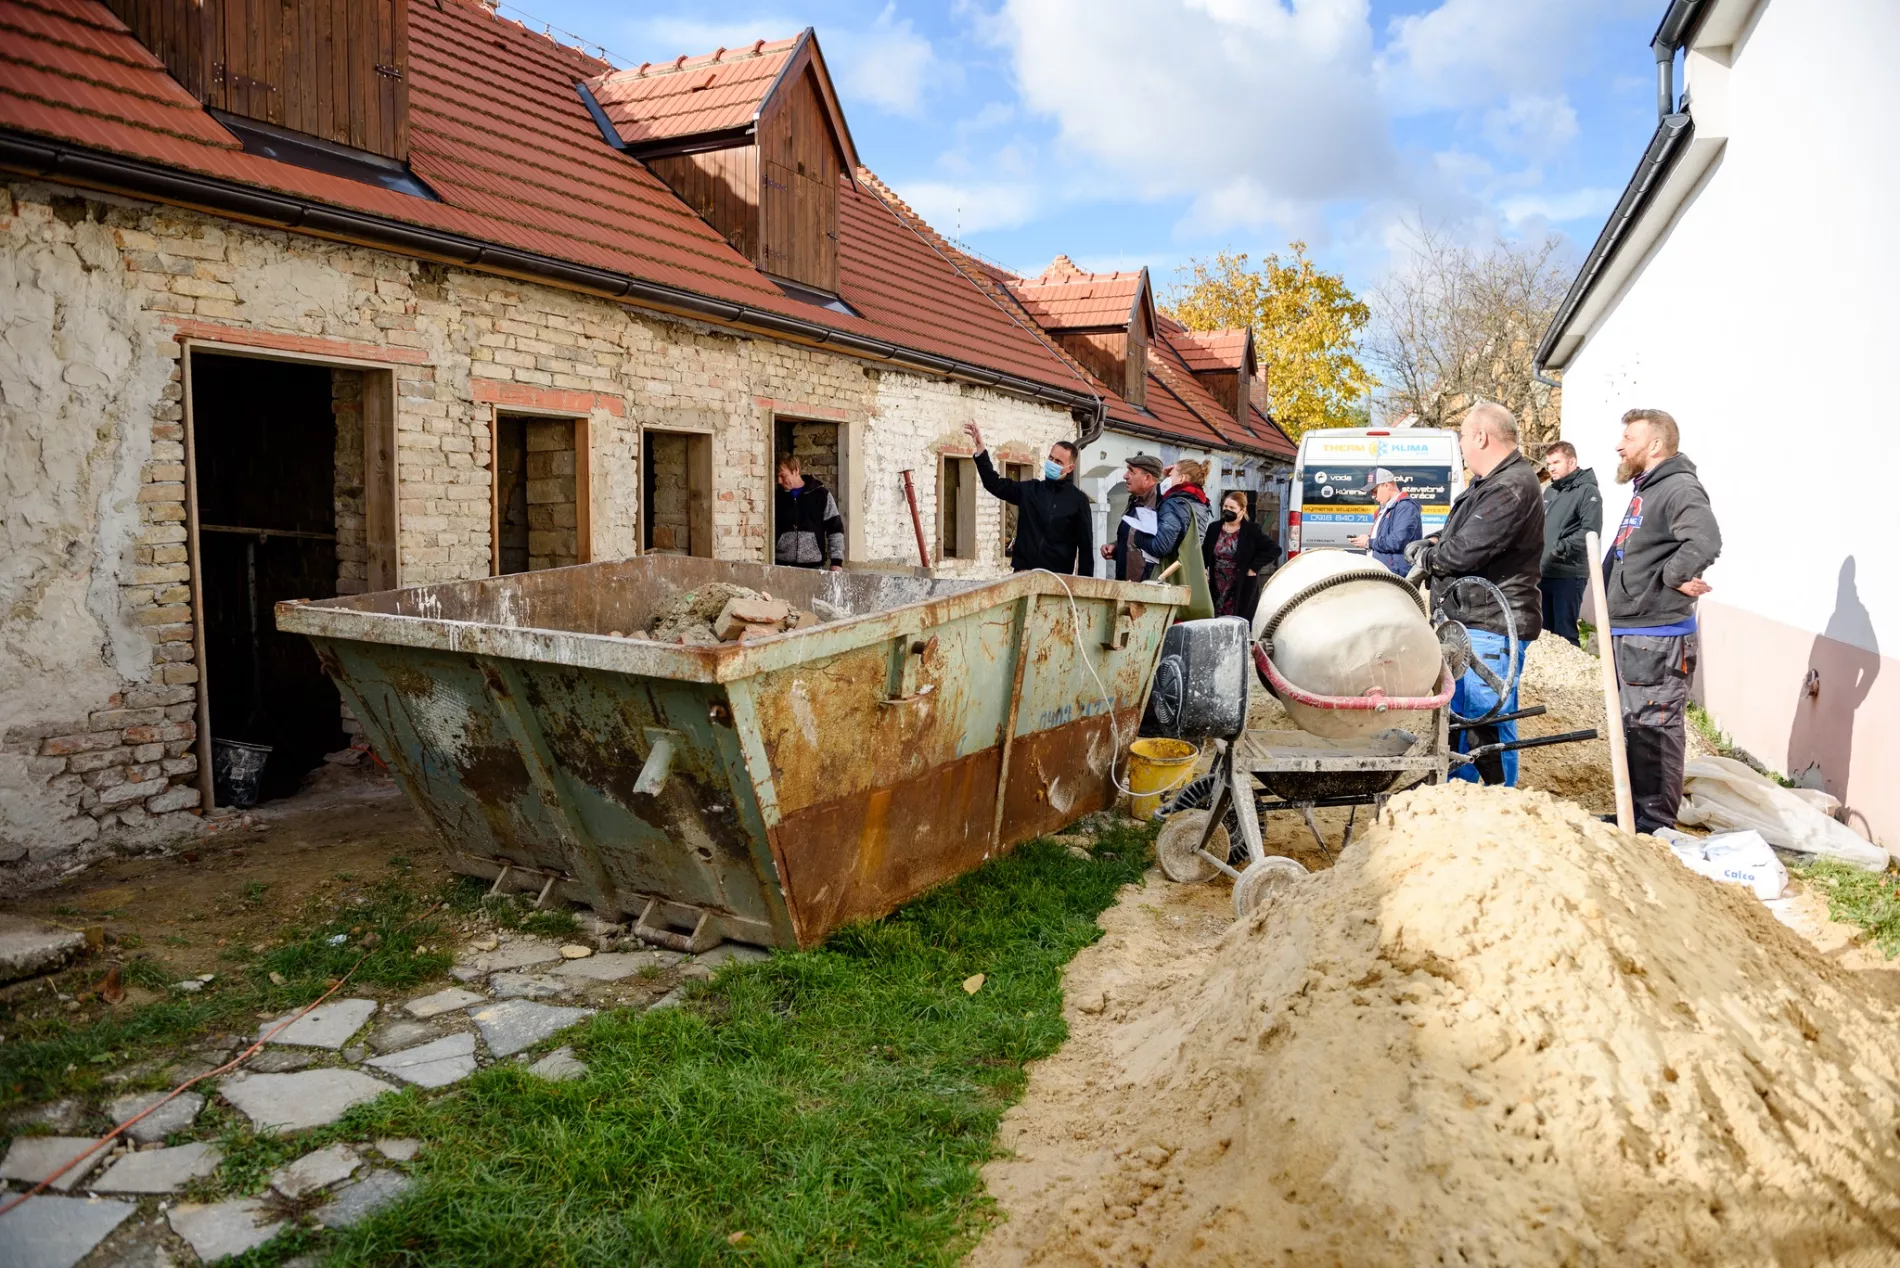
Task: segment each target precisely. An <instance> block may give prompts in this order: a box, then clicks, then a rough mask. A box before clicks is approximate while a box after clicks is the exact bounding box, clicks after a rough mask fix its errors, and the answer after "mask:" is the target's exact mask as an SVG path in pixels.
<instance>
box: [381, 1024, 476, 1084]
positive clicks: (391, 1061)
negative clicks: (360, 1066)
mask: <svg viewBox="0 0 1900 1268" xmlns="http://www.w3.org/2000/svg"><path fill="white" fill-rule="evenodd" d="M364 1064H365V1065H368V1066H370V1067H371V1068H372V1069H377V1070H383V1071H386V1072H387V1073H389V1074H393V1075H395V1076H396V1077H397V1078H399V1079H401V1080H402V1081H403V1082H405V1083H414V1084H415V1085H416V1086H418V1087H447V1086H448V1085H449V1084H451V1083H459V1082H461V1081H462V1080H463V1079H466V1078H467V1077H468V1076H469V1075H471V1074H473V1073H475V1036H474V1035H471V1034H469V1033H468V1032H467V1031H463V1032H462V1033H461V1034H459V1035H448V1036H446V1037H444V1038H441V1039H437V1040H435V1041H434V1042H433V1043H425V1044H422V1045H420V1046H419V1047H415V1048H405V1049H403V1050H402V1051H401V1052H392V1053H390V1054H389V1055H388V1056H385V1057H373V1058H371V1059H370V1060H369V1061H366V1062H364Z"/></svg>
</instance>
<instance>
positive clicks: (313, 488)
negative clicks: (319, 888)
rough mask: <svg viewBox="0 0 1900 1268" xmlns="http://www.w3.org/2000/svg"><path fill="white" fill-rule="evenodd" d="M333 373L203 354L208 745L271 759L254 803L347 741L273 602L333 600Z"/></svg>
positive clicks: (328, 687) (196, 381)
mask: <svg viewBox="0 0 1900 1268" xmlns="http://www.w3.org/2000/svg"><path fill="white" fill-rule="evenodd" d="M332 392H333V372H332V371H331V370H330V369H329V368H328V367H326V366H318V365H305V364H301V363H298V362H285V361H266V360H260V359H256V358H251V357H228V356H217V355H214V354H210V353H195V354H193V356H192V359H191V394H192V436H193V450H194V458H195V463H196V472H195V485H196V490H197V501H198V563H199V576H200V580H201V584H202V586H203V591H204V611H203V612H202V613H201V619H202V620H203V622H204V644H205V662H206V663H205V666H204V669H205V679H206V684H205V685H206V690H207V695H208V700H209V704H210V717H211V735H212V738H213V740H214V741H216V740H240V741H243V742H245V743H250V744H267V745H269V746H270V748H271V754H270V758H269V760H268V761H267V762H266V764H265V766H264V771H263V779H262V783H261V785H260V789H259V798H260V800H261V799H267V798H271V797H283V796H288V795H289V794H291V793H293V792H295V791H296V790H297V787H298V785H299V784H301V783H302V782H303V777H304V776H305V775H306V774H308V773H309V772H310V771H311V770H313V769H314V768H315V767H316V766H317V765H318V764H319V763H320V762H321V761H322V760H323V755H324V754H325V753H329V752H333V751H335V750H337V749H340V748H343V747H345V746H346V745H347V744H348V742H349V741H348V738H347V737H346V736H345V734H344V732H343V725H342V714H341V701H340V698H339V697H338V695H337V690H336V687H335V685H334V684H332V683H331V681H330V679H329V677H328V676H327V675H325V674H324V672H323V669H322V666H320V665H319V664H318V663H317V656H316V652H315V651H314V650H313V649H312V647H311V646H310V642H309V640H308V639H306V638H304V637H303V636H302V635H296V634H280V633H279V632H278V631H277V623H276V621H275V619H274V617H273V608H274V605H275V604H277V603H278V602H280V601H282V600H285V599H324V598H330V597H332V596H334V595H335V594H336V592H337V516H336V499H337V496H338V494H339V489H338V487H337V415H336V412H335V407H334V405H333V402H332Z"/></svg>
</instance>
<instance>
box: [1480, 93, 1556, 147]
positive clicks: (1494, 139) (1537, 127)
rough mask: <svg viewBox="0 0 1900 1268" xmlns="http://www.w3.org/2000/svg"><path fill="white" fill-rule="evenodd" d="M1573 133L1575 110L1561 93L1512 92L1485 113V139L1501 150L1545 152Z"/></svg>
mask: <svg viewBox="0 0 1900 1268" xmlns="http://www.w3.org/2000/svg"><path fill="white" fill-rule="evenodd" d="M1576 135H1577V112H1576V110H1575V109H1573V108H1572V107H1571V105H1570V99H1569V98H1568V97H1566V96H1563V95H1562V94H1558V95H1557V96H1554V97H1551V96H1543V95H1540V94H1536V93H1522V94H1514V95H1513V96H1512V97H1511V98H1510V99H1509V100H1507V101H1506V102H1505V103H1504V104H1503V105H1501V106H1494V107H1492V108H1491V109H1490V110H1487V111H1485V115H1484V139H1485V140H1486V141H1489V142H1490V143H1491V147H1492V148H1493V149H1495V150H1497V151H1499V152H1500V153H1503V154H1520V155H1541V154H1547V153H1549V152H1550V151H1552V150H1555V149H1559V148H1561V147H1563V146H1565V145H1568V144H1569V143H1570V142H1571V141H1572V140H1573V139H1575V137H1576Z"/></svg>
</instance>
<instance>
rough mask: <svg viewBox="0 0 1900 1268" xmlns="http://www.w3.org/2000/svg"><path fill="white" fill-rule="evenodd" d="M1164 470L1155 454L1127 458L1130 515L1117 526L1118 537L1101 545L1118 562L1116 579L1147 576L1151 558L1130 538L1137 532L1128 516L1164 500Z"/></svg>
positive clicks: (1105, 554)
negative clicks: (1130, 541) (1162, 484)
mask: <svg viewBox="0 0 1900 1268" xmlns="http://www.w3.org/2000/svg"><path fill="white" fill-rule="evenodd" d="M1163 473H1164V468H1163V467H1162V465H1161V459H1159V458H1157V457H1155V456H1154V455H1153V454H1146V453H1138V454H1136V455H1135V456H1134V457H1132V458H1130V459H1129V460H1128V470H1127V471H1126V472H1124V473H1123V474H1122V483H1123V484H1124V485H1126V486H1127V487H1128V514H1127V515H1125V516H1123V517H1122V521H1121V523H1120V524H1118V525H1117V526H1116V529H1115V540H1114V541H1113V542H1107V543H1104V544H1103V546H1102V558H1104V559H1108V560H1112V561H1113V562H1114V564H1115V580H1117V581H1140V580H1141V579H1142V578H1143V577H1145V576H1147V575H1148V557H1147V556H1146V555H1143V554H1142V553H1141V552H1140V551H1139V550H1136V549H1135V548H1134V546H1133V545H1131V544H1130V543H1129V540H1128V537H1129V534H1131V533H1133V532H1134V531H1135V530H1134V527H1133V526H1132V524H1131V523H1130V521H1129V516H1132V515H1134V513H1135V511H1136V508H1138V507H1146V508H1147V509H1148V510H1150V511H1152V510H1154V509H1155V504H1156V503H1157V502H1159V501H1160V499H1161V477H1162V475H1163Z"/></svg>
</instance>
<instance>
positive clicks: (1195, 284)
mask: <svg viewBox="0 0 1900 1268" xmlns="http://www.w3.org/2000/svg"><path fill="white" fill-rule="evenodd" d="M1181 272H1182V274H1183V276H1184V280H1183V281H1182V283H1180V284H1179V285H1177V286H1176V287H1175V288H1174V290H1173V291H1172V292H1171V294H1170V296H1169V299H1170V301H1171V305H1170V308H1169V312H1170V315H1171V316H1173V317H1174V318H1175V320H1177V321H1179V322H1180V323H1181V324H1182V325H1184V326H1186V327H1187V328H1188V329H1189V330H1225V329H1229V328H1232V327H1236V326H1251V327H1253V337H1254V349H1255V352H1256V353H1257V354H1258V355H1259V358H1260V366H1261V371H1262V373H1264V374H1265V375H1266V378H1267V391H1268V399H1269V401H1270V403H1271V404H1270V410H1269V412H1271V413H1272V415H1273V417H1274V419H1275V420H1276V421H1277V422H1279V424H1280V426H1281V427H1283V428H1285V429H1286V432H1287V434H1288V435H1290V436H1293V437H1295V438H1296V439H1297V438H1298V436H1299V434H1300V433H1301V432H1303V431H1306V430H1307V429H1308V428H1312V427H1351V426H1356V425H1359V424H1361V423H1362V421H1363V416H1362V414H1361V412H1360V410H1361V409H1362V405H1361V402H1362V401H1363V399H1364V397H1365V395H1366V392H1367V390H1368V389H1369V388H1370V387H1371V386H1372V385H1373V384H1374V382H1375V380H1374V379H1373V377H1372V375H1371V374H1370V373H1368V372H1367V370H1366V368H1365V367H1364V366H1363V365H1361V364H1360V362H1359V358H1358V344H1359V332H1360V331H1361V330H1363V329H1364V328H1365V325H1366V323H1367V322H1368V321H1370V320H1371V318H1372V313H1371V310H1370V309H1368V308H1367V307H1366V305H1365V304H1363V303H1361V302H1360V300H1359V297H1358V296H1357V295H1355V294H1353V292H1352V291H1351V289H1350V288H1348V287H1347V285H1346V283H1345V280H1344V279H1343V278H1341V277H1340V276H1339V275H1338V274H1336V273H1327V272H1324V271H1322V270H1321V269H1319V268H1318V267H1317V266H1316V265H1314V263H1313V262H1312V260H1310V259H1308V258H1307V255H1306V244H1305V243H1304V242H1295V243H1293V244H1292V245H1291V246H1290V247H1289V248H1288V254H1287V256H1286V257H1285V258H1282V257H1281V256H1279V255H1277V254H1275V255H1269V256H1267V257H1266V259H1264V260H1262V261H1261V262H1260V266H1259V267H1258V268H1257V269H1256V268H1254V267H1252V261H1251V259H1250V258H1249V257H1248V256H1247V255H1246V254H1245V253H1244V252H1242V253H1235V252H1231V251H1222V252H1221V253H1220V254H1219V255H1217V256H1215V257H1214V258H1213V259H1212V260H1192V261H1190V262H1189V264H1188V266H1187V267H1186V268H1184V269H1182V270H1181Z"/></svg>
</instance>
